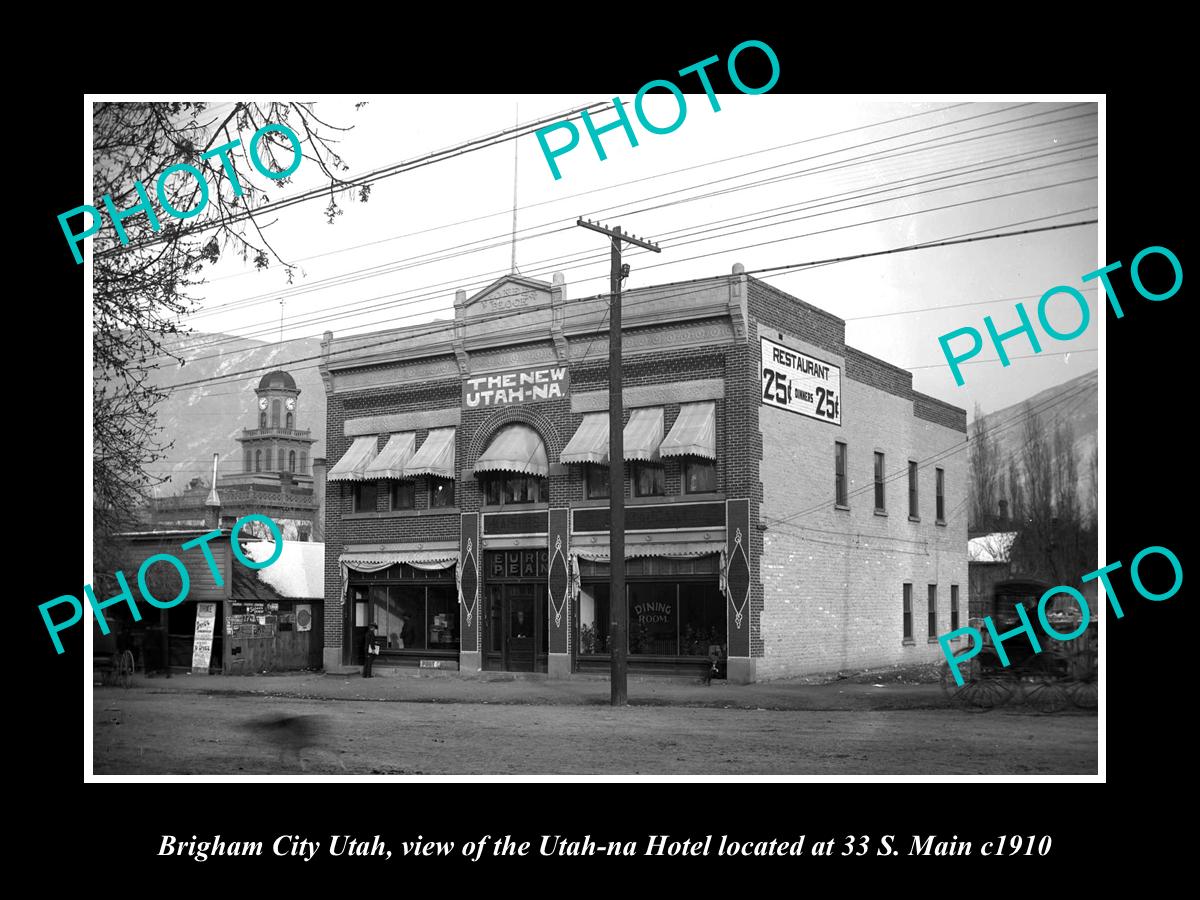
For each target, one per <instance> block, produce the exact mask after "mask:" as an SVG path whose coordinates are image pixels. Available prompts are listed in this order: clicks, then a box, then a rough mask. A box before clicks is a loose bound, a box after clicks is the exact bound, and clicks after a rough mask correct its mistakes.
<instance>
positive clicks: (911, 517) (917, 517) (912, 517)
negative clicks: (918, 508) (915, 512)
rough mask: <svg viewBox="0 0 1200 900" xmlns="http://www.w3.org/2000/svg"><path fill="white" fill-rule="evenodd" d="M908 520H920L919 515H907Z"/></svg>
mask: <svg viewBox="0 0 1200 900" xmlns="http://www.w3.org/2000/svg"><path fill="white" fill-rule="evenodd" d="M908 521H910V522H920V521H921V517H920V516H909V517H908Z"/></svg>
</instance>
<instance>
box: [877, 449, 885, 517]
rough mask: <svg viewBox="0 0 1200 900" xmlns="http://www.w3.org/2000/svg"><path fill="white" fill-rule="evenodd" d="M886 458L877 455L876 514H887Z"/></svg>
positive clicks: (879, 454)
mask: <svg viewBox="0 0 1200 900" xmlns="http://www.w3.org/2000/svg"><path fill="white" fill-rule="evenodd" d="M883 471H884V456H883V454H882V453H879V452H876V453H875V512H887V497H886V495H885V494H884V490H883Z"/></svg>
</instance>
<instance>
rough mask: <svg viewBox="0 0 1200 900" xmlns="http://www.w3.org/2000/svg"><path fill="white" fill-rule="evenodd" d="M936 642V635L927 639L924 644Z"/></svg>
mask: <svg viewBox="0 0 1200 900" xmlns="http://www.w3.org/2000/svg"><path fill="white" fill-rule="evenodd" d="M937 642H938V639H937V636H936V635H935V636H934V637H931V638H929V639H928V640H927V641H925V643H927V644H936V643H937Z"/></svg>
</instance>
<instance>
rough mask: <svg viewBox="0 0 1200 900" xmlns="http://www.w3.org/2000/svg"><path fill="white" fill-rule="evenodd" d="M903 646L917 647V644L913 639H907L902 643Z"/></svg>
mask: <svg viewBox="0 0 1200 900" xmlns="http://www.w3.org/2000/svg"><path fill="white" fill-rule="evenodd" d="M901 645H902V646H904V647H915V646H917V642H916V641H914V640H912V639H909V638H906V639H905V640H903V641H901Z"/></svg>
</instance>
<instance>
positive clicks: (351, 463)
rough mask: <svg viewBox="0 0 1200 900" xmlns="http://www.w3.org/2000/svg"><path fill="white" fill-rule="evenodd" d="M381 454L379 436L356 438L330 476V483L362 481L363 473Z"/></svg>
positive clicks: (371, 435) (330, 471)
mask: <svg viewBox="0 0 1200 900" xmlns="http://www.w3.org/2000/svg"><path fill="white" fill-rule="evenodd" d="M378 452H379V436H378V435H374V434H369V435H366V436H365V437H356V438H355V439H354V443H353V444H351V445H350V449H349V450H347V451H346V453H345V455H344V456H342V458H341V459H339V460H338V461H337V465H335V466H334V467H333V468H332V469H330V470H329V474H328V475H327V476H326V477H327V478H328V480H329V481H362V480H363V478H364V477H365V476H364V475H363V471H364V470H365V469H366V468H367V466H368V465H370V463H371V462H372V461H373V460H374V459H375V454H376V453H378Z"/></svg>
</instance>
